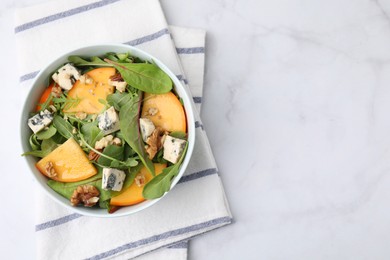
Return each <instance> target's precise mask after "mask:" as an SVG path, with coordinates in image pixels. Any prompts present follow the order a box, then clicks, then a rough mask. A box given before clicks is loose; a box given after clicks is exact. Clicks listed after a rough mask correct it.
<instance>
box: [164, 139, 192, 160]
mask: <svg viewBox="0 0 390 260" xmlns="http://www.w3.org/2000/svg"><path fill="white" fill-rule="evenodd" d="M186 143H187V141H186V140H182V139H179V138H175V137H172V136H170V135H167V136H166V137H165V140H164V156H163V158H164V159H165V160H167V161H170V162H171V163H177V162H178V161H179V159H180V157H181V155H182V154H183V151H184V148H185V146H186Z"/></svg>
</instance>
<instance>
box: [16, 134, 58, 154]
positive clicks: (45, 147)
mask: <svg viewBox="0 0 390 260" xmlns="http://www.w3.org/2000/svg"><path fill="white" fill-rule="evenodd" d="M57 147H58V144H57V143H56V142H55V141H53V139H51V138H50V139H45V140H43V141H42V144H41V150H35V151H29V152H25V153H23V154H22V156H26V155H32V156H36V157H40V158H43V157H45V156H46V155H48V154H49V153H51V152H52V151H53V150H54V149H56V148H57Z"/></svg>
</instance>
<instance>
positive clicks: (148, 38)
mask: <svg viewBox="0 0 390 260" xmlns="http://www.w3.org/2000/svg"><path fill="white" fill-rule="evenodd" d="M167 34H169V30H168V28H164V29H162V30H160V31H158V32H155V33H152V34H149V35H146V36H143V37H141V38H138V39H135V40H132V41H129V42H125V43H124V44H127V45H131V46H136V45H140V44H142V43H145V42H150V41H153V40H155V39H157V38H160V37H161V36H164V35H167Z"/></svg>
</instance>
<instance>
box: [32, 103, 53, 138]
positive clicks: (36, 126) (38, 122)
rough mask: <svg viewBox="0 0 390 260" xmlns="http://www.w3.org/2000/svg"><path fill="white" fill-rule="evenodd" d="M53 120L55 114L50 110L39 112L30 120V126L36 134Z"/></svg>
mask: <svg viewBox="0 0 390 260" xmlns="http://www.w3.org/2000/svg"><path fill="white" fill-rule="evenodd" d="M52 121H53V114H52V113H50V111H49V110H47V109H45V110H44V111H41V112H39V113H38V114H36V115H35V116H33V117H31V118H30V119H29V120H28V126H29V127H30V128H31V130H32V131H33V132H34V133H35V134H36V133H38V132H39V131H41V130H42V129H44V128H45V127H46V126H48V125H49V124H50V123H51V122H52Z"/></svg>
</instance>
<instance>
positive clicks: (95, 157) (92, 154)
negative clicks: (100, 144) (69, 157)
mask: <svg viewBox="0 0 390 260" xmlns="http://www.w3.org/2000/svg"><path fill="white" fill-rule="evenodd" d="M96 150H98V151H99V152H103V150H102V149H96ZM99 157H100V154H98V153H95V151H93V150H91V151H89V154H88V159H89V160H90V161H97V160H98V159H99Z"/></svg>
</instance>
